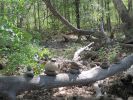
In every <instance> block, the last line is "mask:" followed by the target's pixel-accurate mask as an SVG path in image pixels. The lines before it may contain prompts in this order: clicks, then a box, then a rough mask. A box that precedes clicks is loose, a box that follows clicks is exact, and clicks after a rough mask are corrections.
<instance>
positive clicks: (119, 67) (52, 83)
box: [0, 54, 133, 100]
mask: <svg viewBox="0 0 133 100" xmlns="http://www.w3.org/2000/svg"><path fill="white" fill-rule="evenodd" d="M131 65H133V54H132V55H130V56H128V57H126V58H124V59H123V60H121V61H120V62H118V63H116V64H112V65H111V66H110V67H109V68H108V69H102V68H101V67H100V66H97V67H94V68H92V69H91V70H88V71H83V72H81V73H80V74H70V73H60V74H58V75H56V76H55V77H54V76H52V77H51V76H46V75H40V76H36V77H34V78H32V79H31V78H26V77H23V76H0V93H2V94H5V95H7V96H8V97H9V100H15V98H16V94H17V93H19V92H23V91H26V90H33V89H39V88H45V89H49V88H56V87H62V86H72V85H86V84H91V83H94V82H96V81H98V80H102V79H105V78H107V77H109V76H112V75H114V74H116V73H118V72H120V71H124V70H126V69H128V68H130V67H131Z"/></svg>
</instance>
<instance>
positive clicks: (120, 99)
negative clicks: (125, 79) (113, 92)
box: [115, 98, 123, 100]
mask: <svg viewBox="0 0 133 100" xmlns="http://www.w3.org/2000/svg"><path fill="white" fill-rule="evenodd" d="M115 100H123V99H122V98H115Z"/></svg>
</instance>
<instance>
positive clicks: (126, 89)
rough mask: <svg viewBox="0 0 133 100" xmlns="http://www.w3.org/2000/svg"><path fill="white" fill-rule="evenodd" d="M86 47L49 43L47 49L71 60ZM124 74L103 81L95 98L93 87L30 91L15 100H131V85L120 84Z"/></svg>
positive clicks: (132, 95)
mask: <svg viewBox="0 0 133 100" xmlns="http://www.w3.org/2000/svg"><path fill="white" fill-rule="evenodd" d="M85 45H87V42H84V43H75V42H70V43H63V42H58V41H57V42H55V41H54V42H49V43H47V47H48V48H49V49H50V50H51V52H53V53H54V55H55V57H56V58H57V57H58V58H60V57H61V58H64V59H72V57H73V55H74V52H75V51H76V50H77V49H78V48H80V47H82V46H85ZM123 77H124V72H121V73H118V74H116V75H114V76H112V77H109V78H106V79H104V80H103V82H102V84H101V85H100V88H101V92H102V93H103V96H102V97H101V98H100V99H99V98H96V92H95V90H94V87H93V85H89V84H88V85H86V86H70V87H60V88H54V89H50V90H46V89H41V90H32V91H25V92H24V93H22V94H20V95H18V96H17V100H133V98H131V97H133V84H132V83H127V84H126V85H125V84H123V83H122V81H121V79H123ZM129 97H130V99H129Z"/></svg>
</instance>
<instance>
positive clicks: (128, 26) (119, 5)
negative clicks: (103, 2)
mask: <svg viewBox="0 0 133 100" xmlns="http://www.w3.org/2000/svg"><path fill="white" fill-rule="evenodd" d="M113 3H114V6H115V8H116V9H117V11H118V14H119V16H120V18H121V20H122V22H123V23H124V24H125V27H124V28H125V29H124V30H123V31H124V34H125V36H126V38H127V39H132V38H133V35H132V32H133V30H132V28H133V18H131V16H130V15H129V13H128V10H127V8H126V7H125V5H124V3H123V1H122V0H113Z"/></svg>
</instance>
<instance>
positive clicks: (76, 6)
mask: <svg viewBox="0 0 133 100" xmlns="http://www.w3.org/2000/svg"><path fill="white" fill-rule="evenodd" d="M79 5H80V0H75V8H76V9H75V12H76V23H77V28H78V29H80V12H79Z"/></svg>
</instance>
